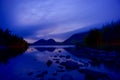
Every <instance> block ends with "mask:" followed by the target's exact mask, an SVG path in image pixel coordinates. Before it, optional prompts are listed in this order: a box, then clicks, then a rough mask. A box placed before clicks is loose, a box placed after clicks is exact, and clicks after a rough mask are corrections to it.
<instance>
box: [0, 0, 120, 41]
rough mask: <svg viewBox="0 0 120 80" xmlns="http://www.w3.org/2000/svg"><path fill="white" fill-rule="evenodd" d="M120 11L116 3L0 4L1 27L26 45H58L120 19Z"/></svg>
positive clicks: (15, 0)
mask: <svg viewBox="0 0 120 80" xmlns="http://www.w3.org/2000/svg"><path fill="white" fill-rule="evenodd" d="M119 7H120V1H119V0H106V1H105V0H97V1H95V0H94V1H90V0H87V1H84V0H74V1H73V0H64V1H57V0H51V1H49V0H45V1H43V0H34V1H33V0H21V1H19V0H11V1H9V0H0V17H1V18H0V26H1V28H2V29H6V28H8V29H10V30H11V31H12V32H13V33H15V34H17V35H20V36H22V37H23V38H24V39H25V40H26V41H28V43H32V42H35V41H37V40H39V39H54V40H56V41H60V42H61V41H64V40H66V39H67V38H68V37H70V36H71V35H72V34H74V33H75V32H74V31H76V30H78V29H79V30H80V29H81V30H82V28H87V27H88V28H90V27H89V26H90V25H96V24H101V25H103V24H105V23H109V22H111V21H116V20H118V19H120V11H119ZM96 28H97V26H96ZM81 30H80V32H81ZM68 33H70V34H68Z"/></svg>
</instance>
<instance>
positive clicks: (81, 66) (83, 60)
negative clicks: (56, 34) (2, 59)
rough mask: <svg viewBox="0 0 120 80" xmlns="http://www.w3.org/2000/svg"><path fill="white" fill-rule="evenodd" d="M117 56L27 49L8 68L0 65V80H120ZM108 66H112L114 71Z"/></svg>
mask: <svg viewBox="0 0 120 80" xmlns="http://www.w3.org/2000/svg"><path fill="white" fill-rule="evenodd" d="M96 53H97V54H96ZM99 53H102V54H99ZM104 53H106V54H107V56H106V54H104ZM108 54H109V55H108ZM111 55H112V56H111ZM116 55H117V54H114V56H113V54H112V53H109V52H104V51H95V50H92V49H85V48H82V49H81V50H76V49H75V48H73V47H72V48H67V47H29V48H28V49H27V50H26V52H24V54H22V55H18V56H16V57H15V58H13V59H11V60H10V62H8V63H7V65H1V64H0V71H1V72H0V75H1V76H0V79H1V80H21V79H23V80H119V79H120V77H119V75H120V71H119V68H116V66H117V65H119V63H118V62H116V60H118V58H116ZM111 61H113V62H115V63H111ZM110 63H111V64H110ZM109 65H112V66H113V65H114V67H115V69H117V70H114V68H110V67H111V66H109ZM8 72H9V74H10V75H9V74H8ZM6 76H7V77H6Z"/></svg>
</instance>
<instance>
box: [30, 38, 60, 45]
mask: <svg viewBox="0 0 120 80" xmlns="http://www.w3.org/2000/svg"><path fill="white" fill-rule="evenodd" d="M59 44H61V43H59V42H56V41H55V40H54V39H48V40H44V39H40V40H38V41H36V42H34V43H33V44H31V45H59Z"/></svg>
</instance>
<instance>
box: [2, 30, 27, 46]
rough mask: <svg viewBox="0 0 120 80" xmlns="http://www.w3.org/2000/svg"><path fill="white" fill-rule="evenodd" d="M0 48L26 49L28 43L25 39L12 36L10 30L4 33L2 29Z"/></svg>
mask: <svg viewBox="0 0 120 80" xmlns="http://www.w3.org/2000/svg"><path fill="white" fill-rule="evenodd" d="M0 46H6V47H26V46H27V42H26V41H25V40H24V39H23V38H21V37H19V36H17V35H15V34H12V33H11V31H10V30H9V29H6V30H4V31H3V30H2V29H0Z"/></svg>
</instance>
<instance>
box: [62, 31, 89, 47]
mask: <svg viewBox="0 0 120 80" xmlns="http://www.w3.org/2000/svg"><path fill="white" fill-rule="evenodd" d="M86 35H88V32H83V33H77V34H74V35H72V36H71V37H69V38H68V39H67V40H65V41H64V42H63V43H64V44H73V45H74V44H77V43H80V44H82V43H84V38H85V36H86Z"/></svg>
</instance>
